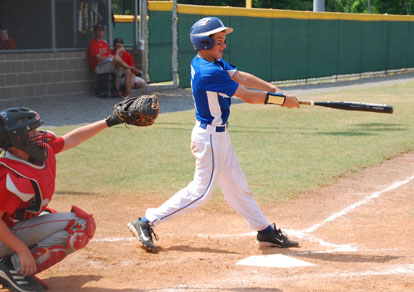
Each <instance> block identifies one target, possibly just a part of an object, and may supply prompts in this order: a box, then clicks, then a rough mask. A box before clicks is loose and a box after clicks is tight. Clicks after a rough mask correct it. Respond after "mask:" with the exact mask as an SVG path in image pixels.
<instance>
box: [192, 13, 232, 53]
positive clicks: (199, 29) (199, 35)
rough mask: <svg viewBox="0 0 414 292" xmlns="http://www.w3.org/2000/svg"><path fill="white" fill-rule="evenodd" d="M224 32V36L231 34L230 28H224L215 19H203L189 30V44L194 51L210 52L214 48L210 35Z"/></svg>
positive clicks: (220, 22) (218, 20)
mask: <svg viewBox="0 0 414 292" xmlns="http://www.w3.org/2000/svg"><path fill="white" fill-rule="evenodd" d="M220 31H224V32H225V33H226V34H228V33H231V32H233V29H232V28H231V27H226V26H224V24H223V22H222V21H221V20H220V19H219V18H217V17H204V18H202V19H200V20H198V21H197V22H196V23H194V24H193V26H192V27H191V30H190V39H191V43H192V44H193V46H194V49H196V50H210V49H211V48H213V47H214V39H213V38H212V37H211V35H212V34H215V33H217V32H220Z"/></svg>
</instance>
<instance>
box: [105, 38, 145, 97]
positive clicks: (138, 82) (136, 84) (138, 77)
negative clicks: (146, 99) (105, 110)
mask: <svg viewBox="0 0 414 292" xmlns="http://www.w3.org/2000/svg"><path fill="white" fill-rule="evenodd" d="M113 48H114V49H113V51H112V55H116V54H117V52H119V53H120V56H121V58H122V61H124V62H125V63H126V64H128V65H129V66H131V67H132V69H131V71H132V74H131V76H130V77H129V78H131V81H130V82H127V81H128V80H126V79H127V78H128V77H127V76H126V75H125V74H124V75H123V76H122V77H121V80H120V81H119V87H120V88H121V90H124V89H125V90H126V93H127V94H128V93H129V90H130V89H132V88H134V89H138V88H142V87H145V86H146V85H147V82H146V81H145V79H143V78H142V71H140V70H138V69H137V68H135V63H134V59H133V58H132V56H131V54H130V53H128V52H127V51H126V50H125V47H124V40H123V39H121V38H116V39H114V46H113ZM127 83H130V84H131V86H130V87H129V88H128V86H127ZM128 85H129V84H128Z"/></svg>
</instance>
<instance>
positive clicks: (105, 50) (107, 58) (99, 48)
mask: <svg viewBox="0 0 414 292" xmlns="http://www.w3.org/2000/svg"><path fill="white" fill-rule="evenodd" d="M94 32H95V38H94V39H92V40H91V41H90V42H89V45H88V56H89V65H90V66H91V68H92V69H93V70H95V72H96V74H105V73H114V74H116V75H117V80H116V87H117V89H118V90H119V78H120V77H121V76H122V75H125V76H129V78H131V77H130V76H131V74H132V72H131V69H132V67H131V66H130V65H128V64H126V63H125V62H124V61H122V58H121V57H120V52H117V53H116V54H115V55H112V54H111V48H110V47H109V45H108V43H107V42H106V41H105V40H104V39H103V36H104V32H105V30H104V28H103V26H102V25H100V24H98V25H96V26H95V27H94Z"/></svg>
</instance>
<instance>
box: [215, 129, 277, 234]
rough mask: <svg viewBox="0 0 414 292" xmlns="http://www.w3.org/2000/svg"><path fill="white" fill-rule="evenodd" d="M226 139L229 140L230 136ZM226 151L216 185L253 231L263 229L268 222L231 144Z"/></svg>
mask: <svg viewBox="0 0 414 292" xmlns="http://www.w3.org/2000/svg"><path fill="white" fill-rule="evenodd" d="M228 139H229V140H230V137H228ZM230 143H231V142H230ZM228 151H229V154H228V156H227V159H226V161H225V163H224V166H223V169H222V172H221V175H220V178H219V181H218V185H219V186H220V187H221V189H222V191H223V194H224V197H225V199H226V201H227V202H228V203H229V204H230V206H231V207H232V208H233V209H234V210H235V211H236V212H237V214H239V215H240V216H241V217H243V218H244V219H245V220H246V221H247V223H248V224H249V227H250V228H251V229H253V230H255V231H259V230H263V229H265V228H267V227H268V226H269V222H268V221H267V220H266V218H265V217H264V215H263V212H262V211H261V210H260V208H259V205H258V204H257V202H256V200H255V198H254V197H253V194H252V192H251V191H250V189H249V186H248V183H247V179H246V176H245V174H244V172H243V170H242V168H241V166H240V164H239V161H238V160H237V157H236V153H235V151H234V148H233V146H232V145H231V146H230V148H229V150H228Z"/></svg>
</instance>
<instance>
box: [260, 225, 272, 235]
mask: <svg viewBox="0 0 414 292" xmlns="http://www.w3.org/2000/svg"><path fill="white" fill-rule="evenodd" d="M270 231H273V228H272V226H270V225H269V226H267V227H266V228H265V229H263V230H260V231H258V232H259V233H262V234H265V233H268V232H270Z"/></svg>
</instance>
